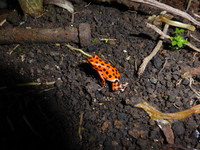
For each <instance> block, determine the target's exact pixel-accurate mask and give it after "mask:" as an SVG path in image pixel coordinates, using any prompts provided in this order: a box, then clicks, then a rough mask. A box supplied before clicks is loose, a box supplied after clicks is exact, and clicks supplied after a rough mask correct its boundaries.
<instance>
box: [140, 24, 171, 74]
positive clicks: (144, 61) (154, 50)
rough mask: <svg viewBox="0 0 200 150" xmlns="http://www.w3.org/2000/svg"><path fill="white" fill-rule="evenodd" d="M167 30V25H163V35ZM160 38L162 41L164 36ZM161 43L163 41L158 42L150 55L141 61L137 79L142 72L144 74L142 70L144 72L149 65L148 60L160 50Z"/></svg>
mask: <svg viewBox="0 0 200 150" xmlns="http://www.w3.org/2000/svg"><path fill="white" fill-rule="evenodd" d="M168 28H169V25H168V24H165V26H164V29H163V33H167V30H168ZM161 32H162V31H161ZM161 38H162V39H163V38H165V36H164V34H163V35H161ZM162 43H163V40H159V41H158V43H157V45H156V47H155V48H154V49H153V51H152V52H151V54H150V55H149V56H147V57H145V58H144V60H143V62H142V64H141V66H140V68H139V71H138V76H139V77H140V76H141V75H142V74H143V72H144V70H145V68H146V66H147V64H148V63H149V61H150V60H151V59H152V58H153V57H154V56H155V55H156V54H157V52H158V51H159V50H160V48H161V46H162Z"/></svg>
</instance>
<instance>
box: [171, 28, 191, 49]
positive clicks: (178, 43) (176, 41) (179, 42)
mask: <svg viewBox="0 0 200 150" xmlns="http://www.w3.org/2000/svg"><path fill="white" fill-rule="evenodd" d="M184 31H185V30H184V29H179V28H176V29H175V32H174V33H175V36H174V37H170V39H171V40H172V41H171V47H172V49H180V48H182V47H183V44H187V43H189V42H188V41H187V40H186V39H185V38H184V37H182V36H181V35H180V34H181V33H183V32H184Z"/></svg>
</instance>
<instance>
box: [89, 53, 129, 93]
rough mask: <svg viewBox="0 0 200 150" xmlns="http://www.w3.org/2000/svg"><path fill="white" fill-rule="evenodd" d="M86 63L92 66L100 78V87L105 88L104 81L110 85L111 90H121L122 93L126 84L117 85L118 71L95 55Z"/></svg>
mask: <svg viewBox="0 0 200 150" xmlns="http://www.w3.org/2000/svg"><path fill="white" fill-rule="evenodd" d="M87 60H88V62H89V63H90V64H91V65H92V67H93V68H94V69H95V70H96V71H97V72H98V74H99V76H100V78H101V79H102V86H105V80H108V81H110V82H113V83H112V90H113V91H116V90H121V91H123V90H124V89H125V87H126V86H127V84H128V83H126V84H119V78H120V73H119V71H118V70H117V69H116V68H115V67H113V66H112V65H111V64H110V63H107V62H105V61H104V60H102V59H101V58H99V57H98V56H97V55H93V56H92V57H89V58H88V59H87Z"/></svg>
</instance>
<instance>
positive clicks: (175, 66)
mask: <svg viewBox="0 0 200 150" xmlns="http://www.w3.org/2000/svg"><path fill="white" fill-rule="evenodd" d="M180 2H181V1H180ZM173 6H174V7H178V8H180V9H182V8H183V7H184V6H185V4H184V3H179V4H178V3H176V2H174V3H173ZM74 7H75V11H76V12H77V13H76V14H75V18H74V23H73V26H74V27H77V26H78V25H79V23H89V24H90V25H91V31H92V33H91V35H92V42H91V44H90V45H89V46H87V47H81V48H82V49H84V50H85V51H86V52H88V53H90V54H97V55H98V56H100V57H102V58H103V59H104V60H106V61H108V62H110V63H112V64H113V65H114V66H115V67H116V68H117V69H118V70H119V71H120V73H121V79H120V80H121V81H122V82H128V83H129V85H128V87H127V89H126V90H125V91H124V92H119V91H116V92H112V91H111V84H110V83H109V82H107V83H106V87H105V88H103V89H102V90H100V91H99V90H98V89H99V88H100V87H101V81H100V78H99V76H98V75H97V73H96V72H95V71H94V70H93V69H92V68H91V66H90V65H89V64H88V63H87V61H86V58H87V57H86V56H84V55H83V54H81V53H79V52H77V51H72V50H69V49H68V48H67V47H66V46H65V43H61V44H60V45H59V44H55V43H48V44H36V43H33V44H20V45H19V46H18V47H17V48H15V46H16V44H4V45H0V60H1V61H0V72H1V73H0V77H1V80H0V87H1V90H0V112H1V113H0V115H1V117H0V122H1V125H0V126H1V128H0V132H1V134H0V139H1V140H0V147H1V149H2V150H8V149H15V150H18V149H19V150H22V149H34V150H35V149H39V148H40V149H41V148H44V149H58V150H59V149H60V150H64V149H77V150H79V149H83V150H97V149H100V150H101V149H104V150H121V149H123V150H147V149H152V150H158V149H162V148H164V147H165V146H166V145H167V142H166V139H165V136H164V135H163V133H162V131H161V130H160V128H159V127H158V126H157V124H156V122H154V121H152V120H151V119H150V117H149V116H148V114H147V113H146V112H145V111H143V110H142V109H138V108H135V107H134V105H135V104H137V103H139V102H142V101H146V102H148V103H150V104H151V105H153V106H154V107H156V108H158V109H159V110H160V111H162V112H177V111H181V110H185V109H187V108H189V107H191V106H194V105H196V104H199V103H200V101H199V99H198V97H197V95H196V94H195V93H194V92H193V91H192V90H191V88H190V87H189V81H188V80H186V79H184V80H183V81H182V82H181V83H180V84H179V85H178V86H177V83H178V82H179V80H180V79H181V74H182V73H183V72H184V71H185V69H186V68H189V67H196V66H199V65H200V62H199V56H200V55H199V54H197V53H196V52H195V51H193V50H191V49H189V48H188V47H183V48H182V49H179V50H170V48H169V47H168V43H169V42H167V41H166V42H165V43H164V46H163V47H162V49H161V50H160V52H159V53H158V54H157V55H156V56H155V57H154V58H153V60H151V62H150V63H149V64H148V66H147V68H146V70H145V72H144V74H143V75H142V76H141V77H140V78H138V77H137V71H138V67H139V66H140V64H141V63H142V60H143V58H145V57H146V56H147V55H148V54H150V52H151V51H152V49H153V48H154V47H155V45H156V43H157V41H158V39H159V35H157V34H156V33H155V32H154V31H152V30H151V29H149V28H147V27H146V26H145V24H144V22H145V21H147V18H148V16H151V15H153V14H159V13H160V10H158V9H153V8H150V7H147V6H144V5H141V6H139V7H137V10H133V9H129V8H127V7H125V6H122V5H119V4H108V3H104V4H102V3H99V4H97V3H89V2H80V3H79V4H74ZM196 7H197V8H199V6H196ZM45 10H46V11H45V13H44V14H43V15H42V16H41V17H40V18H37V19H34V18H32V17H30V16H27V17H24V16H23V14H22V13H21V12H20V13H19V14H18V15H16V16H15V17H14V18H15V19H13V18H10V19H8V21H7V22H6V23H5V24H4V25H3V27H1V28H2V29H3V28H6V27H19V26H20V27H22V28H25V27H31V28H36V27H38V28H55V27H65V26H70V25H72V24H71V17H72V16H71V14H70V13H69V12H68V11H67V10H64V9H62V8H59V7H57V6H53V5H48V6H45ZM176 19H177V20H179V21H181V20H182V19H181V18H179V17H176ZM23 21H24V23H23V24H21V22H23ZM169 30H170V32H173V30H174V28H173V27H170V29H169ZM194 35H197V36H198V35H199V29H197V31H195V33H194ZM99 38H111V39H116V40H114V41H110V42H108V43H106V42H104V41H98V40H96V39H99ZM190 40H191V41H192V40H193V39H190ZM193 43H194V44H195V45H196V46H197V47H200V43H198V42H195V41H193ZM71 44H72V45H73V46H75V47H80V45H79V44H73V43H71ZM194 79H195V84H193V87H194V88H195V89H197V90H198V89H199V78H198V76H197V77H196V78H194ZM29 82H41V83H46V82H55V84H50V85H45V84H42V85H34V86H16V85H17V84H21V83H29ZM5 86H6V87H5ZM81 118H82V119H81ZM81 120H82V121H81ZM199 124H200V115H199V114H195V115H192V116H190V117H189V118H186V119H183V120H175V121H173V123H172V130H173V131H174V135H175V145H176V146H179V147H181V146H182V147H184V148H186V149H188V148H196V149H200V137H199V132H200V126H199ZM174 149H175V148H174Z"/></svg>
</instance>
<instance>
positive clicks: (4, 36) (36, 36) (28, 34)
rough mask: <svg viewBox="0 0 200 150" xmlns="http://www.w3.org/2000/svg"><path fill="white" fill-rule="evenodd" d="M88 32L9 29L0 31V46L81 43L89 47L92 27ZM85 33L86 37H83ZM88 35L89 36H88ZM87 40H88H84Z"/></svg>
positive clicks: (80, 30) (70, 28) (56, 29)
mask: <svg viewBox="0 0 200 150" xmlns="http://www.w3.org/2000/svg"><path fill="white" fill-rule="evenodd" d="M87 27H88V28H87V31H88V32H85V30H82V28H79V29H77V28H74V27H66V28H54V29H42V28H34V29H24V28H7V29H2V30H0V44H13V43H18V44H23V43H51V42H54V43H69V42H73V43H79V42H80V44H81V45H84V46H88V45H89V44H90V41H91V39H90V38H91V35H90V34H91V32H90V26H87ZM83 32H84V34H85V36H79V35H82V34H83ZM87 34H88V35H87ZM83 38H87V39H83Z"/></svg>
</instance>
